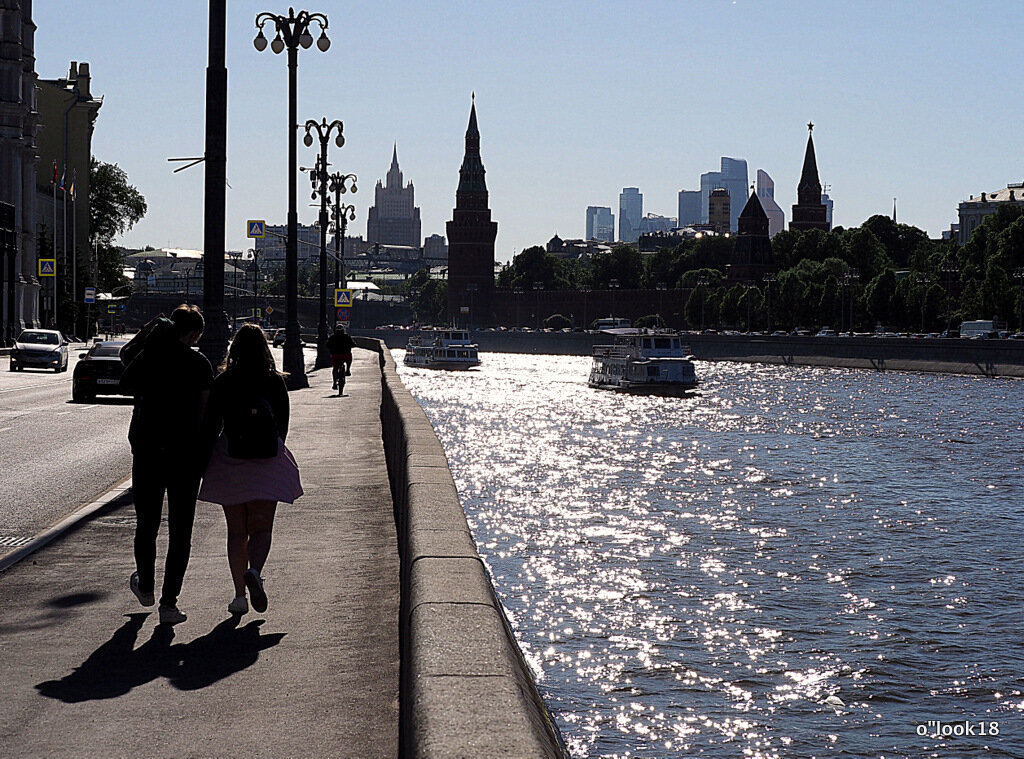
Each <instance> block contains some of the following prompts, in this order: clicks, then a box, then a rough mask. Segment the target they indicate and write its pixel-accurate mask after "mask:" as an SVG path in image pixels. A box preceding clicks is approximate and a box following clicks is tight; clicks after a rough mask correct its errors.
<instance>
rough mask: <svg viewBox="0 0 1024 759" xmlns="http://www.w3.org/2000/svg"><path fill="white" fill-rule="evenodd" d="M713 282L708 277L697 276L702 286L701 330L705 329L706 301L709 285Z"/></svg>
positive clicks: (698, 282)
mask: <svg viewBox="0 0 1024 759" xmlns="http://www.w3.org/2000/svg"><path fill="white" fill-rule="evenodd" d="M710 283H711V280H709V279H708V278H707V277H697V287H699V288H700V331H701V332H703V331H704V301H705V300H706V299H707V297H708V289H707V288H708V285H709V284H710Z"/></svg>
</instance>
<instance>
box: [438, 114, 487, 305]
mask: <svg viewBox="0 0 1024 759" xmlns="http://www.w3.org/2000/svg"><path fill="white" fill-rule="evenodd" d="M484 174H485V171H484V164H483V161H482V160H481V158H480V130H479V128H478V127H477V121H476V98H474V99H473V103H472V105H470V109H469V126H468V127H467V128H466V152H465V155H464V156H463V159H462V167H461V168H460V169H459V187H458V189H457V190H456V191H455V209H454V210H453V211H452V220H451V221H449V222H448V224H447V232H448V316H449V318H451V319H452V321H453V322H456V323H462V324H465V323H469V322H472V323H474V324H488V323H491V322H492V321H493V316H492V311H493V309H492V302H493V298H494V240H495V238H496V237H497V235H498V223H497V222H496V221H493V220H492V219H491V209H490V208H488V205H487V183H486V181H485V180H484ZM463 308H465V309H468V310H467V311H466V312H463V310H462V309H463ZM467 317H468V318H467Z"/></svg>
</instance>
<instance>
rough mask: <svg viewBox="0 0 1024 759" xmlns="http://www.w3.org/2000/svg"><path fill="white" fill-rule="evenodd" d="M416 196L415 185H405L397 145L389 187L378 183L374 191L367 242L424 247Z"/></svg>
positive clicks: (378, 181)
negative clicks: (421, 242) (399, 164)
mask: <svg viewBox="0 0 1024 759" xmlns="http://www.w3.org/2000/svg"><path fill="white" fill-rule="evenodd" d="M414 194H415V190H414V189H413V186H412V182H409V184H408V185H403V184H402V170H401V169H399V168H398V144H397V143H395V148H394V152H393V153H392V154H391V168H390V169H388V175H387V183H386V184H383V183H381V181H380V180H379V179H378V180H377V186H376V187H375V188H374V202H373V206H372V207H371V208H370V212H369V214H368V215H367V217H366V241H367V242H379V243H381V244H384V245H407V246H409V247H411V248H418V247H420V239H421V237H420V209H419V208H417V207H416V205H415V201H414Z"/></svg>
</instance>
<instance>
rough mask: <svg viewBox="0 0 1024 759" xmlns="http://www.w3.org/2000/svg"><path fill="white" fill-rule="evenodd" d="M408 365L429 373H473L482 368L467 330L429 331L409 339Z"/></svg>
mask: <svg viewBox="0 0 1024 759" xmlns="http://www.w3.org/2000/svg"><path fill="white" fill-rule="evenodd" d="M404 363H405V365H406V366H420V367H423V368H425V369H472V368H473V367H474V366H479V365H480V356H479V353H478V351H477V347H476V345H475V344H474V343H472V342H470V339H469V332H467V331H466V330H464V329H436V330H435V329H425V330H423V331H422V332H421V333H420V334H419V335H416V336H414V337H411V338H409V343H408V345H406V346H405V359H404Z"/></svg>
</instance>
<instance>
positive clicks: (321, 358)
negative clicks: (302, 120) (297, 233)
mask: <svg viewBox="0 0 1024 759" xmlns="http://www.w3.org/2000/svg"><path fill="white" fill-rule="evenodd" d="M344 129H345V125H344V124H342V123H341V122H340V121H338V120H337V119H335V120H334V121H332V122H331V123H330V124H328V123H327V119H326V117H325V118H324V119H323V120H321V121H320V122H319V123H317V122H316V121H313V120H312V119H310V120H309V121H307V122H306V136H305V137H303V138H302V142H303V143H304V144H305V146H306V147H307V148H308V147H310V146H311V145H312V144H313V132H316V136H317V138H318V139H319V140H320V155H319V157H318V158H317V161H316V168H314V169H313V170H312V171H311V172H309V179H310V181H311V182H312V183H313V199H314V200H316V199H317V197H319V198H320V323H319V324H318V325H317V329H316V368H317V369H323V368H325V367H328V366H330V365H331V353H330V351H329V350H328V348H327V198H328V196H329V194H330V190H329V189H328V180H329V176H328V174H327V166H328V163H327V144H328V143H329V142H330V141H331V133H332V132H336V133H337V134H335V137H334V144H335V145H337V146H338V147H339V148H340V147H341V146H342V145H344V144H345V137H344V135H343V134H342V132H343V131H344Z"/></svg>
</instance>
